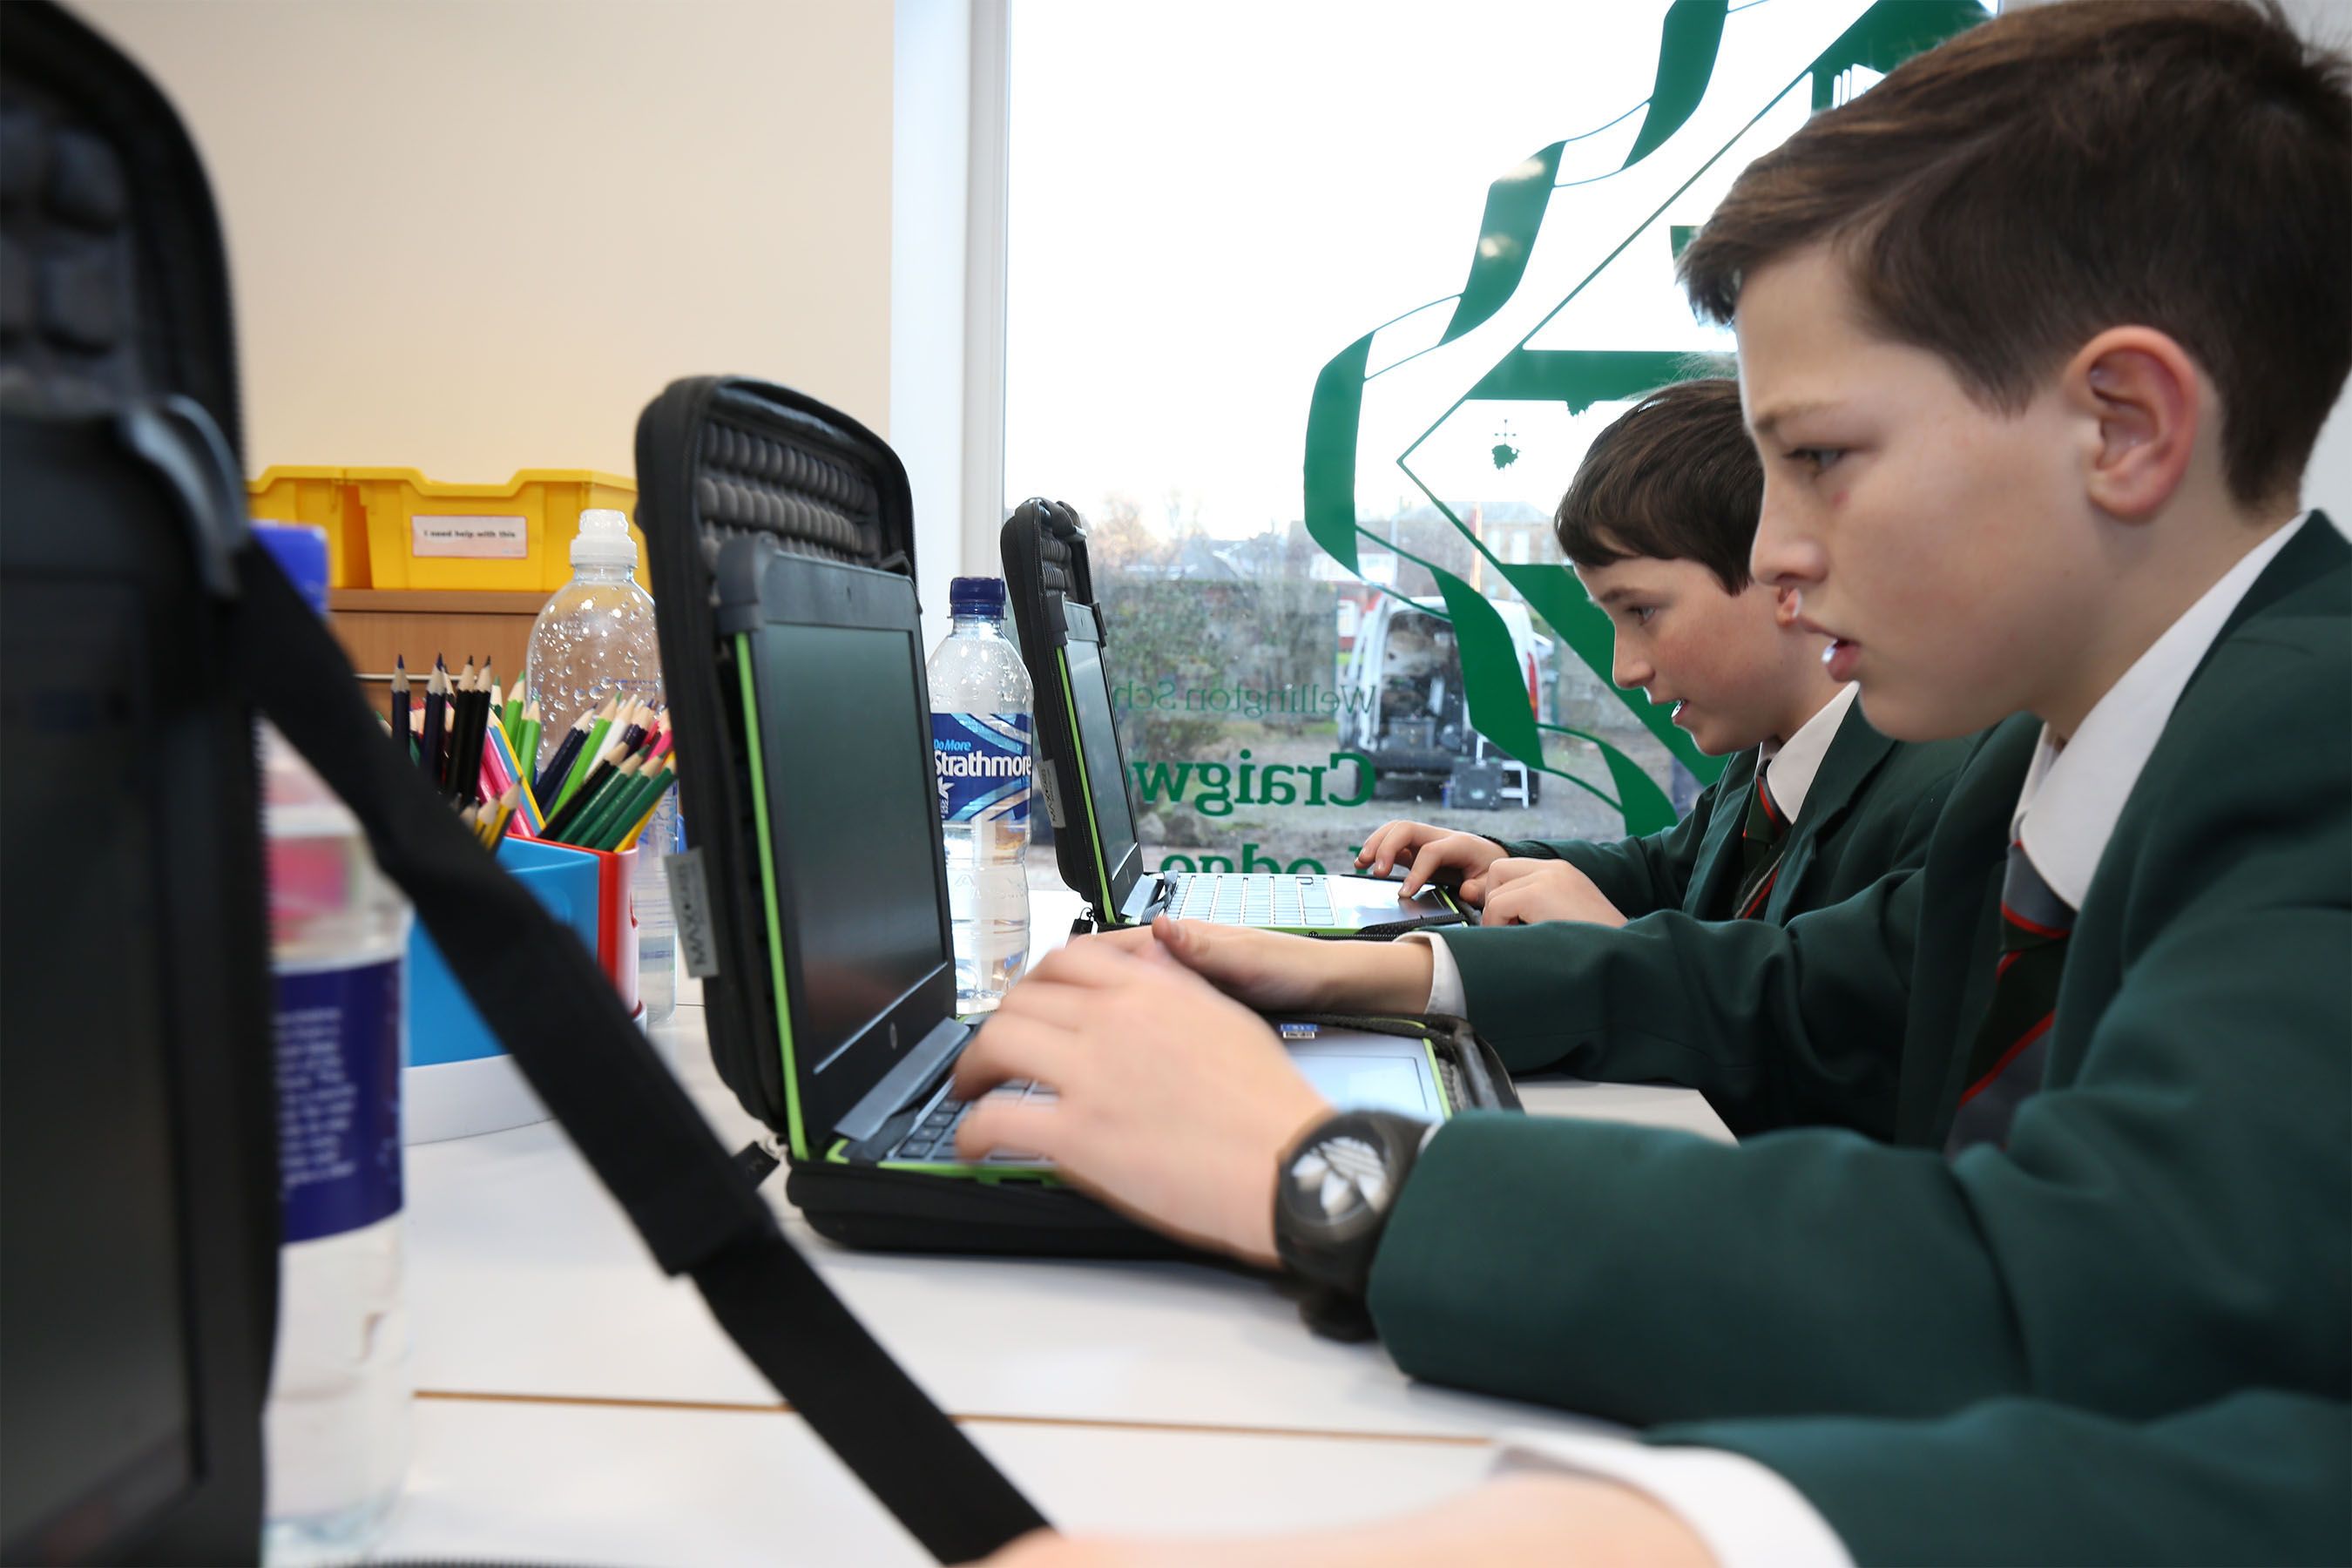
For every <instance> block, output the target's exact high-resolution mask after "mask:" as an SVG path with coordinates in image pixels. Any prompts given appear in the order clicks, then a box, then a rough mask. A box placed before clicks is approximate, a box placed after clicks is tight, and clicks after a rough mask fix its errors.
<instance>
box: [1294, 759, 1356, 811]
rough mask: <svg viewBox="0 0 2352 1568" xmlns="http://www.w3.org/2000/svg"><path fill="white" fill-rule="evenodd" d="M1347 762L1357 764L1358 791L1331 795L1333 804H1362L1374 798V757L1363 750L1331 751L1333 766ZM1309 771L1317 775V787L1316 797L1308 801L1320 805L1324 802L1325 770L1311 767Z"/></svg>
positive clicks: (1310, 803)
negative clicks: (1350, 793)
mask: <svg viewBox="0 0 2352 1568" xmlns="http://www.w3.org/2000/svg"><path fill="white" fill-rule="evenodd" d="M1346 762H1352V763H1355V764H1356V793H1355V794H1354V795H1346V796H1341V795H1333V796H1332V797H1331V804H1332V805H1363V804H1364V802H1366V801H1368V800H1370V799H1371V798H1372V759H1371V758H1370V757H1368V756H1366V755H1364V753H1363V752H1332V753H1331V765H1332V766H1333V767H1335V768H1336V767H1338V766H1339V764H1340V763H1346ZM1307 772H1308V773H1313V774H1314V775H1315V789H1316V799H1314V800H1313V801H1310V802H1308V804H1309V805H1322V804H1323V802H1322V790H1323V770H1322V769H1321V768H1309V769H1307Z"/></svg>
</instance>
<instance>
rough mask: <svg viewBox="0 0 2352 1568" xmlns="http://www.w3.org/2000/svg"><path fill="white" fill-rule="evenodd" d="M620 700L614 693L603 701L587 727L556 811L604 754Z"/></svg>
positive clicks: (576, 789) (556, 803) (564, 782)
mask: <svg viewBox="0 0 2352 1568" xmlns="http://www.w3.org/2000/svg"><path fill="white" fill-rule="evenodd" d="M620 709H621V695H620V693H618V692H614V694H613V695H612V696H611V697H608V698H606V699H605V700H604V707H602V708H600V709H598V710H596V720H595V722H594V723H592V724H590V725H589V726H588V738H587V739H586V740H585V741H583V742H581V743H580V754H579V755H578V756H577V757H574V758H573V759H572V774H571V776H570V777H569V778H567V779H565V780H564V781H563V788H562V792H561V793H559V794H558V795H556V797H555V805H556V809H558V810H561V809H562V807H563V805H564V804H565V803H566V802H568V801H569V800H571V798H572V795H574V794H575V793H577V792H578V790H579V788H580V786H581V785H582V784H584V783H585V782H587V778H588V771H589V769H591V768H592V767H593V766H594V765H595V763H596V759H597V758H598V757H600V756H602V755H603V754H604V737H605V736H606V735H607V734H609V733H611V731H612V729H613V716H614V714H615V713H617V712H619V711H620Z"/></svg>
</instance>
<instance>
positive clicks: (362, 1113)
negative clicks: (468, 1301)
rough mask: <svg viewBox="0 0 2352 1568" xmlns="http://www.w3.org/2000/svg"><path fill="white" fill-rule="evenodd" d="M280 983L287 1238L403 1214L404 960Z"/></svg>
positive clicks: (281, 1158) (281, 1167)
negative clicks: (401, 1065)
mask: <svg viewBox="0 0 2352 1568" xmlns="http://www.w3.org/2000/svg"><path fill="white" fill-rule="evenodd" d="M277 979H278V1193H279V1195H280V1199H281V1202H282V1204H283V1205H284V1211H285V1219H286V1239H287V1240H288V1241H311V1240H315V1239H317V1238H318V1237H322V1236H337V1235H340V1234H341V1233H342V1232H344V1231H347V1230H357V1229H358V1228H359V1227H360V1226H366V1225H373V1224H374V1223H375V1222H376V1221H378V1220H380V1219H383V1217H384V1216H385V1215H392V1214H396V1213H398V1212H399V1210H400V1000H401V998H400V960H399V959H397V958H387V959H384V960H383V962H381V963H362V964H356V965H353V966H352V967H351V968H348V969H321V970H316V971H313V972H311V973H300V974H280V975H278V977H277Z"/></svg>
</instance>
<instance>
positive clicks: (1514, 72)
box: [1004, 0, 1984, 870]
mask: <svg viewBox="0 0 2352 1568" xmlns="http://www.w3.org/2000/svg"><path fill="white" fill-rule="evenodd" d="M1982 15H1984V12H1983V10H1982V8H1981V7H1980V6H1979V5H1976V4H1974V0H1879V3H1878V4H1875V5H1872V4H1867V3H1866V0H1752V3H1750V4H1748V5H1738V6H1735V7H1731V8H1729V9H1728V10H1726V8H1725V7H1723V6H1721V5H1714V6H1710V5H1706V4H1703V3H1700V0H1681V3H1680V4H1676V5H1672V6H1669V5H1665V4H1662V3H1656V0H1653V3H1649V4H1618V5H1608V6H1587V5H1558V4H1556V3H1516V4H1487V5H1463V6H1456V7H1449V8H1447V9H1445V10H1444V11H1443V12H1442V13H1440V12H1432V11H1431V10H1430V9H1429V8H1427V7H1426V6H1422V5H1406V4H1395V5H1378V4H1353V5H1297V6H1280V7H1264V6H1246V5H1229V4H1209V5H1197V6H1194V7H1192V8H1190V9H1188V11H1187V12H1186V16H1185V22H1184V25H1183V26H1171V25H1169V22H1168V18H1167V16H1166V14H1165V13H1162V12H1157V11H1152V10H1150V9H1139V8H1135V7H1127V6H1104V5H1089V4H1085V3H1082V0H1019V3H1018V4H1017V5H1016V7H1015V9H1014V11H1013V19H1012V87H1011V92H1012V115H1011V142H1010V153H1009V183H1010V197H1009V210H1008V229H1009V234H1010V237H1011V238H1010V246H1009V258H1008V285H1007V288H1008V307H1007V325H1006V381H1005V484H1006V491H1005V498H1004V499H1005V502H1006V504H1007V505H1008V506H1010V505H1012V504H1014V503H1016V502H1017V501H1019V500H1021V499H1023V498H1024V497H1026V496H1029V495H1033V494H1044V495H1049V496H1053V497H1055V498H1056V499H1059V500H1066V501H1068V502H1070V503H1072V504H1073V505H1075V506H1076V507H1077V508H1078V510H1080V511H1081V512H1082V513H1084V514H1085V516H1086V517H1087V521H1088V524H1089V528H1090V531H1091V534H1090V537H1091V552H1092V556H1093V561H1094V565H1095V581H1096V584H1097V591H1098V594H1099V596H1100V598H1101V599H1102V602H1103V606H1104V611H1105V616H1106V619H1107V621H1108V626H1109V631H1110V637H1109V645H1108V660H1109V662H1110V664H1111V666H1112V668H1111V675H1112V679H1113V682H1114V685H1115V687H1116V688H1117V689H1119V690H1120V691H1122V692H1123V693H1124V694H1125V702H1124V705H1123V707H1122V712H1121V723H1122V733H1123V738H1124V741H1125V744H1126V749H1127V760H1128V763H1129V768H1130V771H1131V772H1132V773H1134V775H1135V777H1136V779H1137V782H1138V784H1139V786H1140V788H1139V801H1138V804H1139V806H1140V808H1141V810H1142V813H1143V816H1142V817H1141V819H1140V821H1139V837H1140V838H1141V839H1142V841H1143V844H1144V847H1145V864H1146V865H1147V866H1149V867H1154V868H1156V867H1158V866H1160V864H1162V863H1163V862H1170V861H1172V863H1173V864H1175V865H1177V866H1178V867H1179V868H1181V867H1182V866H1184V865H1186V864H1191V865H1192V866H1195V867H1200V868H1212V869H1214V868H1225V867H1234V868H1240V867H1243V866H1244V865H1247V866H1249V867H1251V868H1263V867H1265V866H1266V865H1269V864H1272V865H1279V866H1282V867H1285V868H1287V867H1291V866H1294V865H1312V866H1316V867H1319V868H1326V869H1332V870H1337V869H1340V868H1343V867H1344V866H1345V865H1346V864H1347V863H1348V862H1349V861H1350V860H1351V859H1352V857H1353V852H1354V849H1355V847H1356V846H1357V845H1358V844H1360V842H1361V840H1362V837H1363V835H1364V834H1365V832H1366V831H1368V830H1369V829H1370V827H1371V826H1375V825H1377V824H1378V823H1379V822H1381V821H1382V820H1385V819H1386V818H1388V817H1390V816H1420V817H1423V818H1427V819H1434V820H1439V821H1443V822H1446V823H1449V824H1452V825H1454V826H1462V827H1465V828H1470V829H1473V830H1475V831H1479V832H1484V833H1489V834H1493V835H1496V836H1497V837H1507V838H1523V837H1525V838H1534V837H1544V838H1559V837H1617V836H1619V835H1620V834H1622V832H1624V831H1626V830H1627V828H1628V827H1631V828H1633V829H1634V830H1640V831H1646V830H1649V829H1651V828H1654V827H1656V826H1661V825H1663V824H1664V823H1669V822H1671V821H1672V819H1673V813H1674V808H1673V806H1672V805H1670V804H1669V800H1670V796H1671V795H1675V794H1680V795H1682V796H1684V797H1685V805H1686V802H1687V796H1688V795H1689V794H1690V793H1691V790H1690V789H1689V788H1687V787H1686V788H1685V789H1683V790H1680V791H1676V790H1675V784H1676V783H1677V782H1679V781H1678V780H1677V778H1676V771H1677V770H1676V764H1677V763H1680V764H1681V766H1682V767H1683V768H1685V769H1687V770H1689V773H1695V774H1696V775H1698V776H1702V777H1712V776H1713V774H1714V773H1715V772H1716V771H1717V769H1718V768H1719V766H1720V763H1719V762H1717V761H1716V760H1714V759H1708V758H1706V757H1703V756H1701V755H1699V754H1698V753H1697V752H1696V751H1695V750H1694V749H1693V748H1692V747H1691V746H1690V744H1689V742H1688V739H1687V737H1685V736H1684V735H1682V734H1681V732H1680V731H1676V730H1675V729H1674V728H1673V727H1672V725H1671V724H1670V723H1669V722H1668V721H1667V719H1666V715H1664V713H1663V712H1661V711H1659V710H1654V709H1651V708H1649V706H1648V705H1647V704H1646V703H1645V702H1643V700H1642V699H1641V697H1640V694H1639V693H1623V692H1619V691H1617V690H1615V689H1613V688H1612V687H1611V686H1610V685H1609V684H1608V681H1607V678H1606V671H1607V669H1608V667H1609V649H1608V633H1607V629H1606V626H1605V623H1604V622H1601V619H1600V617H1599V616H1598V615H1597V612H1594V611H1593V610H1592V609H1591V606H1590V605H1589V604H1587V603H1586V602H1585V601H1584V600H1583V596H1582V594H1581V591H1580V589H1579V588H1578V587H1577V586H1576V584H1575V582H1574V579H1573V578H1572V576H1570V574H1567V573H1566V572H1564V571H1562V570H1561V569H1560V567H1559V552H1558V548H1557V545H1556V543H1555V542H1554V540H1553V538H1552V535H1551V531H1550V528H1549V521H1550V515H1551V510H1552V508H1553V506H1554V505H1555V504H1556V503H1557V501H1558V500H1559V494H1560V492H1561V490H1562V489H1565V488H1566V485H1567V483H1568V480H1569V478H1570V475H1571V474H1572V473H1573V472H1574V470H1575V468H1576V464H1577V462H1578V460H1579V458H1580V457H1581V456H1582V454H1583V451H1584V448H1585V447H1586V446H1587V445H1588V444H1589V443H1590V441H1591V437H1592V436H1593V434H1594V433H1595V432H1596V431H1598V430H1599V429H1600V428H1601V427H1602V426H1605V425H1606V424H1608V423H1609V421H1611V420H1612V419H1613V418H1614V417H1616V416H1617V415H1618V414H1619V413H1621V412H1622V410H1623V408H1624V407H1625V406H1626V405H1627V403H1628V402H1629V401H1630V400H1631V399H1632V398H1633V396H1636V395H1639V394H1640V393H1641V392H1643V391H1646V390H1647V389H1649V388H1650V387H1652V386H1654V385H1656V384H1660V383H1662V382H1664V381H1667V380H1670V379H1673V378H1675V377H1676V376H1678V375H1685V374H1698V373H1705V371H1706V367H1707V366H1708V365H1709V364H1710V363H1711V362H1710V361H1709V360H1708V359H1707V358H1706V356H1709V355H1714V356H1724V355H1727V354H1728V353H1729V352H1730V349H1731V346H1732V345H1731V342H1730V341H1729V337H1728V335H1727V333H1724V332H1721V331H1717V330H1715V329H1712V328H1708V327H1704V326H1701V325H1699V324H1698V323H1696V322H1695V321H1693V320H1692V318H1691V314H1690V311H1689V310H1688V307H1687V306H1686V305H1685V302H1684V300H1683V298H1682V296H1681V294H1680V292H1679V290H1678V289H1675V285H1674V281H1673V260H1674V256H1675V252H1676V250H1677V249H1678V248H1679V247H1680V245H1681V244H1682V243H1683V242H1684V241H1685V239H1686V238H1687V237H1688V234H1689V232H1690V231H1691V230H1692V229H1693V228H1695V227H1696V226H1697V225H1698V224H1699V223H1701V222H1702V221H1704V219H1705V217H1706V214H1707V212H1708V211H1709V210H1710V209H1711V208H1712V206H1713V205H1714V203H1715V202H1716V201H1717V199H1719V198H1720V196H1721V195H1722V193H1723V191H1724V190H1725V188H1726V187H1727V186H1728V184H1730V182H1731V180H1732V178H1733V177H1734V176H1735V175H1736V174H1737V173H1738V170H1739V169H1740V168H1741V167H1742V166H1744V165H1745V164H1746V163H1747V162H1748V160H1749V159H1751V158H1753V157H1755V156H1756V155H1757V154H1758V153H1761V152H1763V151H1765V150H1767V149H1769V147H1771V146H1773V145H1775V144H1776V143H1778V142H1780V140H1781V139H1783V138H1785V137H1786V136H1787V135H1788V134H1789V133H1790V132H1791V131H1793V130H1794V129H1795V128H1796V127H1797V126H1798V125H1800V124H1801V123H1802V122H1803V121H1804V119H1805V117H1806V116H1807V115H1808V114H1809V113H1811V112H1812V111H1814V110H1816V109H1820V108H1827V107H1830V106H1831V105H1832V103H1834V102H1837V101H1843V100H1844V98H1845V97H1849V96H1851V95H1852V94H1853V93H1856V92H1859V91H1861V90H1864V89H1865V88H1866V87H1867V86H1868V84H1869V83H1870V82H1871V81H1874V80H1875V79H1876V78H1877V74H1878V73H1881V72H1884V71H1885V70H1887V69H1890V68H1892V67H1893V66H1894V65H1895V63H1897V62H1898V61H1899V60H1900V59H1901V58H1903V57H1904V56H1905V55H1906V54H1908V53H1910V52H1912V51H1913V50H1915V49H1916V48H1918V47H1925V46H1926V45H1927V44H1929V43H1932V42H1934V41H1935V39H1936V38H1937V37H1942V36H1945V35H1948V33H1950V32H1953V31H1957V30H1958V27H1960V26H1964V25H1966V24H1967V23H1968V22H1969V21H1970V20H1973V19H1975V18H1977V17H1979V16H1982ZM1712 363H1714V364H1715V365H1717V366H1720V365H1722V364H1724V363H1726V362H1725V361H1724V360H1722V359H1720V358H1717V360H1715V361H1713V362H1712ZM1351 454H1352V459H1353V460H1352V462H1351V461H1350V456H1351ZM1302 472H1304V474H1305V481H1304V483H1302ZM1244 761H1248V762H1250V763H1254V764H1255V766H1257V767H1258V768H1260V769H1264V768H1265V766H1266V765H1267V764H1268V763H1276V764H1284V763H1286V764H1290V765H1292V766H1293V767H1306V766H1314V767H1320V768H1323V769H1326V770H1327V773H1326V774H1325V775H1324V776H1326V777H1328V780H1329V781H1330V787H1329V788H1328V790H1326V791H1325V792H1324V796H1325V798H1324V799H1323V800H1322V801H1321V802H1320V803H1311V802H1309V801H1307V800H1306V799H1304V798H1292V799H1288V800H1284V799H1265V798H1263V797H1262V796H1254V797H1253V798H1250V799H1247V800H1238V799H1226V798H1224V797H1223V793H1222V792H1215V793H1213V795H1211V796H1209V797H1207V798H1200V797H1198V792H1195V791H1192V790H1191V789H1190V788H1189V787H1188V786H1187V785H1186V784H1183V783H1181V782H1180V781H1181V780H1182V779H1184V778H1185V777H1187V776H1188V774H1189V776H1190V777H1192V778H1197V777H1198V776H1199V773H1200V770H1201V769H1202V767H1203V766H1204V765H1205V766H1206V767H1208V768H1210V769H1212V770H1214V776H1225V774H1226V773H1228V772H1234V770H1236V769H1237V767H1238V764H1240V763H1243V762H1244ZM1187 764H1189V767H1187V766H1186V765H1187ZM1235 776H1239V775H1238V773H1235ZM1688 776H1689V774H1688V773H1686V774H1685V775H1684V778H1685V779H1687V778H1688ZM1275 793H1277V794H1278V793H1279V792H1275Z"/></svg>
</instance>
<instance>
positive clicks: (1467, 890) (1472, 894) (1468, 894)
mask: <svg viewBox="0 0 2352 1568" xmlns="http://www.w3.org/2000/svg"><path fill="white" fill-rule="evenodd" d="M1456 896H1457V897H1458V898H1460V900H1462V901H1463V902H1464V903H1465V904H1484V903H1485V902H1486V872H1484V871H1481V872H1479V873H1478V874H1477V875H1476V876H1475V877H1465V878H1463V879H1462V889H1461V891H1460V893H1459V894H1457V895H1456Z"/></svg>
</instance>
